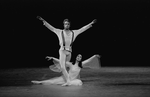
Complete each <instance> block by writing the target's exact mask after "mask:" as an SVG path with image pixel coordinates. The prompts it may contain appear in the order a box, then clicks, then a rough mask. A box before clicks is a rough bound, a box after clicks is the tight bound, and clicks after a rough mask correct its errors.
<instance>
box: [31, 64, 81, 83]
mask: <svg viewBox="0 0 150 97" xmlns="http://www.w3.org/2000/svg"><path fill="white" fill-rule="evenodd" d="M80 70H81V68H80V67H78V65H77V64H75V65H71V66H70V67H69V72H68V73H69V79H70V83H69V85H82V81H81V80H80V79H79V76H80ZM32 82H33V83H36V84H44V85H49V84H65V80H64V76H63V75H62V76H60V77H55V78H52V79H48V80H43V81H32Z"/></svg>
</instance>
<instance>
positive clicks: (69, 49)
mask: <svg viewBox="0 0 150 97" xmlns="http://www.w3.org/2000/svg"><path fill="white" fill-rule="evenodd" d="M63 48H64V50H65V51H68V52H72V49H71V47H69V48H68V49H66V47H65V46H63Z"/></svg>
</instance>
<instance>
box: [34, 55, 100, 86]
mask: <svg viewBox="0 0 150 97" xmlns="http://www.w3.org/2000/svg"><path fill="white" fill-rule="evenodd" d="M53 60H54V61H53V62H54V65H51V66H50V69H51V70H52V71H55V72H61V69H60V64H59V60H58V59H56V58H53ZM89 64H90V65H89ZM66 66H68V67H69V71H68V72H69V79H70V83H69V85H79V86H80V85H82V81H81V80H80V70H81V68H80V67H79V65H78V63H75V64H74V65H73V64H72V63H71V62H66ZM82 67H83V68H93V69H100V60H99V56H97V55H94V56H92V57H91V58H89V59H87V60H85V61H83V62H82ZM32 82H33V83H36V84H40V83H41V84H45V85H48V84H64V83H65V79H64V75H62V76H60V77H55V78H52V79H49V80H43V81H32Z"/></svg>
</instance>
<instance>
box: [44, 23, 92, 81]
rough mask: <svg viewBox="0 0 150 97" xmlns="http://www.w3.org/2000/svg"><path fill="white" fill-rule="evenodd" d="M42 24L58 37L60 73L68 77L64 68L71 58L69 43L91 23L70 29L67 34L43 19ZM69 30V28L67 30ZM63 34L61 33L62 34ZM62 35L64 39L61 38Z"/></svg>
mask: <svg viewBox="0 0 150 97" xmlns="http://www.w3.org/2000/svg"><path fill="white" fill-rule="evenodd" d="M43 22H44V25H45V26H46V27H47V28H48V29H50V30H51V31H53V32H54V33H55V34H56V35H57V36H58V39H59V45H60V49H59V59H60V66H61V68H62V73H63V74H64V76H65V78H66V79H68V77H69V75H68V74H67V71H66V69H65V62H66V61H68V62H69V61H70V59H71V51H72V48H71V46H70V45H71V44H72V42H73V41H74V40H75V39H76V37H77V36H78V35H79V34H80V33H82V32H84V31H85V30H87V29H88V28H90V27H92V24H93V22H92V23H90V24H88V25H86V26H84V27H82V28H81V29H79V30H72V33H69V35H67V34H66V32H65V30H60V29H57V28H54V27H53V26H51V25H50V24H49V23H47V22H46V21H43ZM69 31H70V30H69ZM62 34H63V35H62ZM63 36H64V39H63Z"/></svg>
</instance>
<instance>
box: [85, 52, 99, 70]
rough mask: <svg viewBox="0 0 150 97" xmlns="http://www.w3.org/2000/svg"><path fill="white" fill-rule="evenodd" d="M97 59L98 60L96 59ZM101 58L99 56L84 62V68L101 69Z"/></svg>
mask: <svg viewBox="0 0 150 97" xmlns="http://www.w3.org/2000/svg"><path fill="white" fill-rule="evenodd" d="M96 57H97V58H96ZM99 58H100V56H99V55H93V56H92V57H90V58H89V59H87V60H85V61H83V62H82V67H83V68H86V67H88V68H94V69H99V68H100V60H99Z"/></svg>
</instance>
